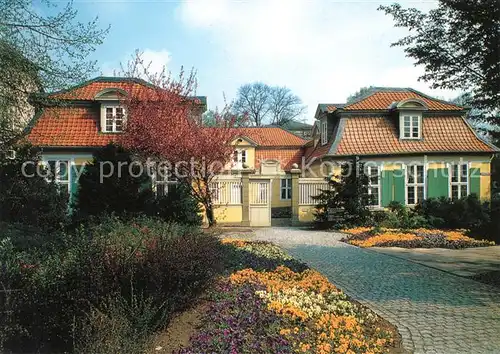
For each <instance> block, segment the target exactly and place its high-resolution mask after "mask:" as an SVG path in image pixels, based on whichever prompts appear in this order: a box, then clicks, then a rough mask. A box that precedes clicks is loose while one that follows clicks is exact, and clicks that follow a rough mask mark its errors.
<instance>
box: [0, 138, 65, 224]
mask: <svg viewBox="0 0 500 354" xmlns="http://www.w3.org/2000/svg"><path fill="white" fill-rule="evenodd" d="M39 161H40V156H39V155H38V153H37V152H36V150H35V149H34V148H32V147H31V146H22V147H19V148H18V149H17V151H16V158H15V159H14V160H0V221H5V222H10V223H22V224H25V225H32V226H36V227H38V228H41V229H44V230H54V229H59V228H61V227H62V226H64V225H65V224H66V222H67V207H68V198H69V196H68V193H67V191H66V190H65V189H64V188H59V186H57V185H56V184H55V183H53V182H48V181H47V179H46V178H45V177H44V175H45V172H46V171H44V170H43V169H42V170H41V171H42V172H44V173H43V174H42V175H40V174H38V173H37V166H38V164H39ZM25 162H27V164H26V165H25V174H24V175H23V170H22V167H23V164H24V163H25Z"/></svg>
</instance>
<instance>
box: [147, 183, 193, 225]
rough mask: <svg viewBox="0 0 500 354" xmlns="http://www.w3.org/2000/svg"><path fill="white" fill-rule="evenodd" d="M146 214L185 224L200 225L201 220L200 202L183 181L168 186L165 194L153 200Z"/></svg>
mask: <svg viewBox="0 0 500 354" xmlns="http://www.w3.org/2000/svg"><path fill="white" fill-rule="evenodd" d="M148 214H150V215H153V216H156V217H159V218H161V219H162V220H165V221H170V222H177V223H182V224H186V225H201V222H202V216H201V215H202V214H201V208H200V204H199V203H198V202H197V201H196V200H195V199H194V198H193V195H192V193H191V189H190V188H189V187H188V186H186V184H185V183H179V184H177V185H175V187H171V188H169V191H168V194H167V195H165V196H163V197H158V198H156V199H155V200H153V201H152V203H151V205H150V209H149V212H148Z"/></svg>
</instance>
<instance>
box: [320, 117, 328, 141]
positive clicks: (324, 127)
mask: <svg viewBox="0 0 500 354" xmlns="http://www.w3.org/2000/svg"><path fill="white" fill-rule="evenodd" d="M326 143H328V123H327V122H326V120H323V121H322V122H321V145H326Z"/></svg>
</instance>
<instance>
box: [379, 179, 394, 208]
mask: <svg viewBox="0 0 500 354" xmlns="http://www.w3.org/2000/svg"><path fill="white" fill-rule="evenodd" d="M393 180H394V176H393V172H392V171H382V181H381V182H382V183H381V186H382V203H381V204H382V206H383V207H386V206H388V205H389V203H390V202H391V201H392V186H393Z"/></svg>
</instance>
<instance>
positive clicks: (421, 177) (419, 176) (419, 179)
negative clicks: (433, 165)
mask: <svg viewBox="0 0 500 354" xmlns="http://www.w3.org/2000/svg"><path fill="white" fill-rule="evenodd" d="M416 168H417V183H424V166H416Z"/></svg>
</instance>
